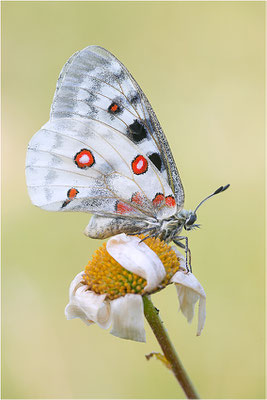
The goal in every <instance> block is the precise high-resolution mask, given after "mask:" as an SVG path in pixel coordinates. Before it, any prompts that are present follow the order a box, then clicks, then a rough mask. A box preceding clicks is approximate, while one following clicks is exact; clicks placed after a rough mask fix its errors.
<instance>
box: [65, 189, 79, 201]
mask: <svg viewBox="0 0 267 400" xmlns="http://www.w3.org/2000/svg"><path fill="white" fill-rule="evenodd" d="M78 193H79V191H78V190H77V189H75V188H71V189H69V190H68V193H67V196H68V198H69V199H70V200H73V199H74V198H75V197H76V196H77V194H78Z"/></svg>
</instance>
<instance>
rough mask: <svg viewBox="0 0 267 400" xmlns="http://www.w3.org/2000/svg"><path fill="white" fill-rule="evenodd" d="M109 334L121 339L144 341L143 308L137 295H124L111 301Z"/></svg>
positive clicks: (140, 298)
mask: <svg viewBox="0 0 267 400" xmlns="http://www.w3.org/2000/svg"><path fill="white" fill-rule="evenodd" d="M110 304H111V319H112V330H111V332H110V333H111V334H112V335H114V336H118V337H120V338H122V339H130V340H136V341H137V342H145V341H146V333H145V328H144V311H143V309H144V307H143V300H142V297H141V296H140V295H138V294H126V295H125V296H123V297H119V298H118V299H115V300H112V301H111V303H110Z"/></svg>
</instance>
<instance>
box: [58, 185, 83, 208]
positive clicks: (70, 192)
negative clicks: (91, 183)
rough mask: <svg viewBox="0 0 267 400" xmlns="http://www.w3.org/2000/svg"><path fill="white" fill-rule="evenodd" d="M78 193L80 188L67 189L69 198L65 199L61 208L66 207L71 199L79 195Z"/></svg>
mask: <svg viewBox="0 0 267 400" xmlns="http://www.w3.org/2000/svg"><path fill="white" fill-rule="evenodd" d="M78 193H79V190H77V189H75V188H70V189H69V190H68V191H67V197H68V198H67V200H65V201H64V203H63V204H62V206H61V208H64V207H66V206H67V205H68V204H69V203H70V202H71V200H73V199H75V197H76V196H77V194H78Z"/></svg>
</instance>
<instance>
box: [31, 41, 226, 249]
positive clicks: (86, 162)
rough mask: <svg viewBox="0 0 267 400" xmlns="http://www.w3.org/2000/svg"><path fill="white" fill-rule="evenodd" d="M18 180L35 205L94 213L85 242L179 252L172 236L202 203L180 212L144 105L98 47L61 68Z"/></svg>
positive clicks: (174, 183)
mask: <svg viewBox="0 0 267 400" xmlns="http://www.w3.org/2000/svg"><path fill="white" fill-rule="evenodd" d="M26 179H27V185H28V191H29V195H30V198H31V200H32V202H33V204H35V205H36V206H39V207H41V208H43V209H45V210H49V211H63V212H65V211H83V212H89V213H92V214H94V215H93V216H92V218H91V220H90V222H89V224H88V226H87V228H86V230H85V233H86V234H87V236H89V237H92V238H100V239H103V238H107V237H109V236H112V235H115V234H118V233H122V232H125V233H127V234H139V233H144V234H146V233H147V234H148V235H149V236H158V237H160V238H161V239H163V240H165V241H167V242H170V241H173V242H174V243H176V244H177V245H179V246H181V247H183V248H185V250H186V254H187V252H188V243H187V237H185V236H180V233H181V231H182V229H183V228H185V229H186V230H191V229H193V228H194V227H197V226H198V225H197V224H195V221H196V210H197V208H198V207H199V206H200V205H201V204H202V203H203V202H204V201H205V200H206V199H204V200H203V201H202V202H201V203H200V205H199V206H198V207H197V208H196V209H195V211H186V210H184V209H183V204H184V190H183V186H182V183H181V179H180V177H179V173H178V171H177V168H176V165H175V162H174V159H173V156H172V153H171V150H170V147H169V145H168V142H167V139H166V137H165V135H164V133H163V131H162V129H161V126H160V124H159V122H158V120H157V117H156V115H155V113H154V111H153V109H152V107H151V105H150V103H149V101H148V99H147V98H146V96H145V95H144V93H143V91H142V90H141V88H140V87H139V85H138V84H137V83H136V81H135V80H134V78H133V77H132V75H131V74H130V73H129V72H128V70H127V69H126V68H125V67H124V65H123V64H122V63H121V62H120V61H119V60H117V58H115V57H114V56H113V55H112V54H111V53H110V52H109V51H107V50H105V49H103V48H101V47H98V46H89V47H86V48H85V49H83V50H81V51H78V52H77V53H75V54H74V55H73V56H72V57H71V58H70V59H69V60H68V61H67V63H66V64H65V65H64V67H63V69H62V71H61V73H60V76H59V79H58V82H57V87H56V92H55V95H54V99H53V103H52V106H51V112H50V120H49V121H48V122H47V123H46V124H45V125H44V126H43V127H42V128H41V129H40V130H39V131H38V132H37V133H36V134H35V135H34V136H33V138H32V139H31V141H30V143H29V146H28V152H27V160H26ZM228 186H229V185H226V186H224V187H223V186H221V187H220V188H219V189H217V190H216V191H215V192H214V193H213V194H212V195H210V196H208V197H207V198H209V197H211V196H213V195H214V194H217V193H220V192H222V191H224V190H225V189H227V188H228ZM181 240H185V241H186V244H185V245H184V244H182V242H181Z"/></svg>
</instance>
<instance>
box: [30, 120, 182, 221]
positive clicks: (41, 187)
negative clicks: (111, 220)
mask: <svg viewBox="0 0 267 400" xmlns="http://www.w3.org/2000/svg"><path fill="white" fill-rule="evenodd" d="M26 179H27V185H28V190H29V194H30V197H31V199H32V202H33V203H34V204H35V205H37V206H39V207H41V208H43V209H46V210H50V211H86V212H89V213H93V214H96V215H99V216H101V215H102V216H105V217H112V216H122V217H123V216H127V218H134V219H138V218H140V219H147V218H150V217H151V218H156V217H157V218H158V217H160V216H161V215H162V216H164V218H165V217H168V216H171V215H173V214H174V213H175V212H176V205H175V201H174V198H173V195H172V190H171V189H170V187H169V185H168V183H167V182H166V181H165V180H164V179H162V177H161V176H160V173H159V171H158V170H157V168H156V167H155V166H154V164H153V163H152V162H151V161H150V160H149V158H147V157H146V156H145V155H143V154H142V153H141V152H140V149H139V146H136V145H135V144H133V143H132V142H131V141H130V140H129V139H128V138H127V137H126V136H125V135H123V134H121V133H119V132H118V131H117V130H115V129H112V128H111V127H108V126H107V125H104V124H100V123H99V122H98V121H93V120H90V119H89V120H87V121H83V120H78V119H74V118H59V119H54V120H52V121H49V122H48V123H47V124H46V125H44V126H43V127H42V128H41V129H40V131H38V132H37V133H36V134H35V135H34V136H33V138H32V139H31V141H30V143H29V147H28V153H27V160H26Z"/></svg>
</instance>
